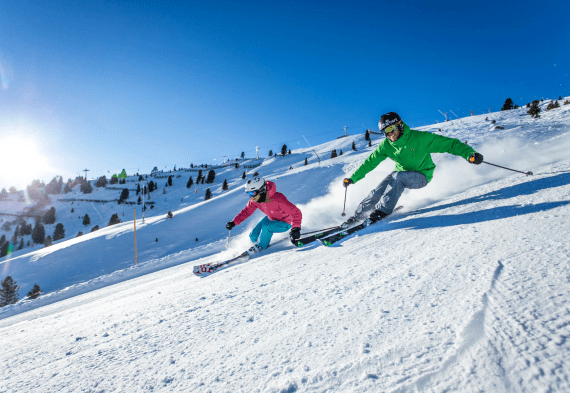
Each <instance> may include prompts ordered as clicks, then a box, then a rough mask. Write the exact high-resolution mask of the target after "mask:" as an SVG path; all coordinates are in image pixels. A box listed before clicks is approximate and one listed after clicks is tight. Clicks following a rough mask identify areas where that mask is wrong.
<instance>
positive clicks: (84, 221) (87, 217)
mask: <svg viewBox="0 0 570 393" xmlns="http://www.w3.org/2000/svg"><path fill="white" fill-rule="evenodd" d="M89 224H91V219H90V218H89V214H85V215H84V216H83V225H89Z"/></svg>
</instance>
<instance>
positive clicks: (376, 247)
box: [0, 101, 570, 392]
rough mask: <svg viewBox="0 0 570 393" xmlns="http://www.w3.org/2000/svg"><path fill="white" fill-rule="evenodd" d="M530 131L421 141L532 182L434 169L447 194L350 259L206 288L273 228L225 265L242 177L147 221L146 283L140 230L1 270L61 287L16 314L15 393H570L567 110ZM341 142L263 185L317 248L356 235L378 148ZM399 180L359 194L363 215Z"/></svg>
mask: <svg viewBox="0 0 570 393" xmlns="http://www.w3.org/2000/svg"><path fill="white" fill-rule="evenodd" d="M546 104H547V102H546V101H545V102H544V105H546ZM522 114H524V109H523V110H513V111H508V112H501V113H493V114H489V116H486V115H485V116H483V115H480V116H474V117H472V118H464V119H461V122H460V121H456V120H454V121H453V125H451V124H449V123H451V122H447V123H442V124H438V125H434V126H429V127H425V128H429V129H430V130H431V129H436V130H438V129H440V128H441V129H442V134H444V135H454V136H456V137H459V138H460V139H461V140H467V141H468V142H469V143H470V144H474V145H476V149H477V150H478V151H480V152H481V153H482V154H484V155H485V160H486V161H489V162H493V163H497V164H500V165H505V166H508V167H512V168H514V169H518V170H532V171H533V172H534V174H535V175H534V176H525V175H521V174H515V173H513V172H508V171H505V170H501V169H498V168H494V167H490V166H487V165H480V166H474V165H470V164H468V163H466V162H465V160H462V159H458V158H456V157H452V156H449V155H434V159H435V162H436V165H437V168H436V171H435V176H434V180H433V181H432V182H431V183H430V184H429V185H428V186H427V187H426V188H425V189H423V190H421V191H410V192H406V193H404V195H403V196H402V199H401V204H402V205H404V206H405V209H406V210H405V211H404V212H402V215H401V216H396V217H394V219H393V220H391V221H390V222H386V223H379V224H377V225H374V226H371V227H369V228H366V229H364V230H362V231H360V232H359V233H358V234H356V235H354V236H352V237H349V238H348V239H346V240H345V241H343V242H340V243H339V245H338V246H336V247H331V248H325V247H318V246H316V245H314V246H310V247H307V248H302V249H296V248H293V247H292V246H290V245H287V244H285V243H286V242H285V243H283V245H282V246H281V245H277V246H276V247H275V249H271V248H270V249H268V250H267V252H266V253H264V254H262V255H260V256H259V257H257V258H253V259H251V260H249V261H248V262H246V263H241V264H237V265H236V266H232V267H229V268H227V269H224V270H222V271H220V272H218V273H216V274H214V275H212V276H210V277H207V278H205V279H199V278H197V277H194V275H193V273H192V267H193V265H195V264H199V263H206V262H211V261H214V260H219V259H223V258H225V257H227V256H229V255H235V254H236V253H237V252H238V251H242V250H243V249H244V248H245V247H246V246H248V245H249V244H250V242H249V240H248V239H247V233H248V231H249V229H251V227H252V226H253V225H255V223H256V222H257V221H258V220H259V218H261V215H259V214H257V215H256V216H254V217H252V218H251V219H249V220H248V221H246V223H244V225H243V226H239V227H237V228H236V229H235V230H234V231H232V232H235V233H232V238H233V240H232V247H231V249H230V250H226V249H225V238H226V236H227V231H225V229H224V224H225V222H226V221H228V220H229V219H231V218H232V217H233V216H234V215H235V214H236V213H237V212H238V211H239V209H241V208H242V207H243V206H244V205H245V202H246V201H247V198H245V197H244V196H243V191H242V189H241V185H240V184H239V183H240V182H239V179H238V177H239V176H240V175H241V173H242V171H239V170H238V171H235V170H234V172H236V179H235V185H234V186H232V188H231V189H230V191H228V192H225V193H221V192H220V193H219V194H214V195H215V198H213V199H212V200H209V201H207V202H198V200H195V201H194V202H195V203H192V204H191V205H187V206H181V207H180V208H179V209H176V210H173V212H174V213H175V216H174V218H173V219H171V220H166V219H165V218H164V216H163V215H161V216H158V215H157V216H154V217H151V218H149V219H147V220H146V224H145V225H141V227H140V239H141V240H139V241H140V244H141V249H140V254H139V265H138V266H137V267H133V266H132V264H133V263H132V257H131V251H132V250H127V248H129V247H130V246H128V245H129V244H130V242H131V241H132V235H133V233H132V229H131V228H130V226H131V225H132V221H131V222H130V223H129V222H125V223H123V224H119V225H117V226H113V227H108V228H104V229H101V230H100V231H98V232H95V233H93V234H90V235H86V236H83V237H80V238H77V239H75V240H68V241H64V242H61V243H57V245H58V247H59V248H57V249H56V248H54V249H52V250H50V249H49V248H48V249H45V251H44V250H43V249H42V250H37V251H34V252H32V253H28V254H23V255H16V257H14V258H12V259H11V260H8V261H5V260H2V261H0V269H2V271H3V274H8V273H9V274H12V275H13V276H14V277H15V279H16V280H17V281H18V282H19V284H20V285H22V283H26V285H28V283H29V285H33V281H34V280H35V279H37V278H39V277H42V278H43V279H45V281H43V282H50V281H49V280H52V281H51V282H50V284H49V285H50V286H51V288H52V290H51V291H49V293H47V294H46V295H44V296H42V297H40V298H39V299H37V300H35V301H20V302H19V303H18V304H16V305H13V306H8V307H5V308H3V309H2V310H0V317H2V318H3V319H1V320H0V337H2V339H1V340H2V347H3V348H4V349H5V350H4V351H3V354H4V355H3V356H1V357H0V370H2V373H1V375H2V377H1V378H0V388H1V389H0V390H5V391H69V392H72V391H109V392H111V391H145V390H153V391H180V392H182V391H196V392H209V391H212V392H218V391H232V392H313V391H314V392H317V391H318V392H325V391H331V392H332V391H335V392H369V391H391V392H395V391H397V392H407V391H428V392H429V391H434V392H439V391H465V392H470V391H506V392H534V391H559V392H563V391H568V390H570V375H569V371H568V367H566V363H567V359H568V358H569V355H570V345H569V342H568V337H570V305H569V300H568V299H570V282H569V280H568V277H570V266H569V265H568V260H569V256H570V245H569V244H568V242H567V234H568V233H569V232H570V160H569V159H568V154H567V149H568V147H569V146H570V106H562V107H561V108H559V109H555V110H552V111H549V112H544V113H542V117H541V118H540V119H536V120H535V119H530V117H529V116H528V115H526V116H521V115H522ZM485 117H489V119H491V118H497V119H499V118H502V120H501V121H502V122H503V124H512V125H513V127H512V128H507V127H506V126H505V129H504V130H497V129H492V127H491V126H490V124H489V123H490V122H489V121H487V122H486V121H485V120H484V119H485ZM497 123H499V120H497ZM515 125H516V127H515ZM438 132H439V131H438ZM373 138H374V137H373ZM343 139H344V140H342V139H341V140H336V141H331V142H329V143H327V144H325V145H321V146H317V147H315V150H317V152H318V154H320V152H321V151H323V152H326V151H329V154H330V150H331V149H332V148H337V149H338V148H339V147H338V146H341V145H340V143H343V144H345V145H342V146H346V144H348V148H347V150H346V151H345V150H344V148H343V153H345V154H344V155H343V156H341V157H337V158H335V159H330V160H329V159H327V160H324V161H322V162H321V163H320V165H319V164H318V163H317V162H316V160H315V159H313V161H309V162H310V165H308V166H303V165H302V164H303V162H304V159H305V157H306V154H307V151H308V149H303V150H302V151H301V150H299V151H298V150H294V151H293V154H291V155H290V156H286V157H281V158H271V159H267V160H265V161H264V164H263V165H262V166H260V167H258V168H256V170H257V171H259V173H260V174H261V175H263V176H267V177H268V178H270V179H273V180H274V181H275V182H276V184H277V189H278V190H279V191H282V192H283V193H284V194H285V195H286V196H287V197H288V198H289V199H290V200H291V201H293V202H294V203H296V204H298V206H299V207H300V208H301V210H302V212H303V229H304V230H306V231H309V230H311V229H313V228H314V229H317V228H319V227H323V226H330V225H334V224H338V223H339V222H340V221H341V220H342V218H341V217H340V213H341V212H342V202H343V197H344V189H343V187H342V185H341V184H340V180H341V179H342V178H343V177H344V176H345V175H346V174H348V173H350V172H351V171H352V170H354V169H355V168H356V167H357V166H358V165H359V164H360V163H361V162H362V160H364V159H365V158H366V157H367V156H368V154H370V152H371V151H372V148H366V147H365V146H366V145H365V143H363V136H362V135H359V136H352V137H348V138H343ZM352 140H355V141H356V142H357V149H358V151H357V152H352V151H350V144H351V143H352ZM339 141H340V142H339ZM374 141H377V139H375V138H374ZM335 143H339V144H335ZM347 153H348V154H347ZM291 165H293V167H294V169H293V170H289V169H288V168H289V167H290V166H291ZM392 168H393V164H392V163H391V162H389V161H387V162H384V163H382V164H381V165H379V167H378V168H376V170H375V171H373V172H371V173H370V174H369V175H368V176H367V177H366V178H365V179H363V180H362V181H361V182H359V183H357V184H356V185H354V186H351V187H350V188H349V189H348V199H347V212H351V211H353V210H354V208H355V207H356V205H357V204H358V202H359V201H360V200H361V199H362V198H363V197H364V196H365V195H366V194H367V193H368V192H369V190H370V188H372V187H373V186H375V185H376V184H377V183H378V182H379V181H380V180H381V179H382V178H383V177H384V176H385V175H386V174H388V173H389V172H390V171H391V170H392ZM228 171H230V169H228ZM222 179H223V178H222ZM184 180H186V179H184ZM228 182H229V181H228ZM180 198H181V197H179V196H177V199H178V200H180ZM195 228H199V230H198V229H195ZM173 233H176V234H185V235H184V236H183V235H180V236H173V235H172V234H173ZM195 233H197V235H194V234H195ZM186 234H187V235H186ZM137 235H139V226H138V224H137ZM156 237H158V238H159V241H158V242H156V241H155V238H156ZM195 237H199V239H200V240H199V244H196V241H195V239H194V238H195ZM78 239H81V240H78ZM75 241H76V242H75ZM65 244H67V245H65ZM48 250H49V252H48ZM42 251H43V252H44V253H43V254H42ZM32 258H35V259H34V260H33V261H32ZM100 272H102V273H100ZM40 283H41V282H40ZM42 286H43V285H42Z"/></svg>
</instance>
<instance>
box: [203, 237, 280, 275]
mask: <svg viewBox="0 0 570 393" xmlns="http://www.w3.org/2000/svg"><path fill="white" fill-rule="evenodd" d="M286 240H289V238H288V237H286V238H283V239H280V240H277V241H276V242H275V243H273V244H270V245H269V246H267V248H269V247H272V246H274V245H276V244H279V243H281V242H284V241H286ZM248 259H249V255H248V253H247V251H244V252H242V253H241V254H239V255H238V256H237V257H234V258H232V259H228V260H227V261H222V262H210V263H204V264H202V265H196V266H194V270H193V271H194V274H195V275H197V276H199V277H205V276H209V275H210V274H212V273H215V272H216V271H218V270H219V269H220V268H222V267H224V266H226V265H229V264H231V263H234V262H238V261H247V260H248Z"/></svg>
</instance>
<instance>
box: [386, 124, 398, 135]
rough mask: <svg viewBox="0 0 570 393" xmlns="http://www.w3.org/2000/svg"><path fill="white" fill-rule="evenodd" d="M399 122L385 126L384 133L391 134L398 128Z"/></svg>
mask: <svg viewBox="0 0 570 393" xmlns="http://www.w3.org/2000/svg"><path fill="white" fill-rule="evenodd" d="M399 124H400V123H399V122H398V123H396V124H392V125H391V126H388V127H386V128H384V134H386V135H388V134H391V133H393V132H394V131H396V129H397V128H398V125H399Z"/></svg>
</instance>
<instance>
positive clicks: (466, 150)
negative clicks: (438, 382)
mask: <svg viewBox="0 0 570 393" xmlns="http://www.w3.org/2000/svg"><path fill="white" fill-rule="evenodd" d="M431 153H450V154H453V155H456V156H460V157H463V158H465V159H468V158H469V156H470V155H472V154H473V153H476V152H475V150H474V149H473V148H472V147H470V146H467V145H466V144H465V143H461V142H460V141H459V139H455V138H448V137H445V136H441V135H437V134H432V133H430V132H425V131H416V130H412V129H410V127H408V125H407V124H406V123H404V134H403V135H402V136H401V137H400V138H399V139H398V140H397V141H396V142H394V143H392V142H390V140H388V138H386V139H385V140H383V141H382V142H380V144H379V145H378V148H376V150H374V152H373V153H372V154H370V156H368V158H367V159H366V160H365V161H364V162H363V163H362V165H360V166H359V167H358V169H357V170H356V171H355V172H354V173H353V174H352V176H351V177H350V178H351V179H352V181H353V182H354V183H356V182H357V181H359V180H360V179H362V178H364V176H366V174H367V173H368V172H370V171H371V170H373V169H374V168H376V167H377V166H378V164H380V163H381V162H382V161H384V160H385V159H386V158H387V157H389V158H391V159H392V160H393V161H394V162H395V163H396V169H395V171H415V172H420V173H423V174H424V175H425V176H426V177H427V181H428V182H430V181H431V179H432V178H433V171H434V169H435V164H434V163H433V161H432V159H431Z"/></svg>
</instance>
